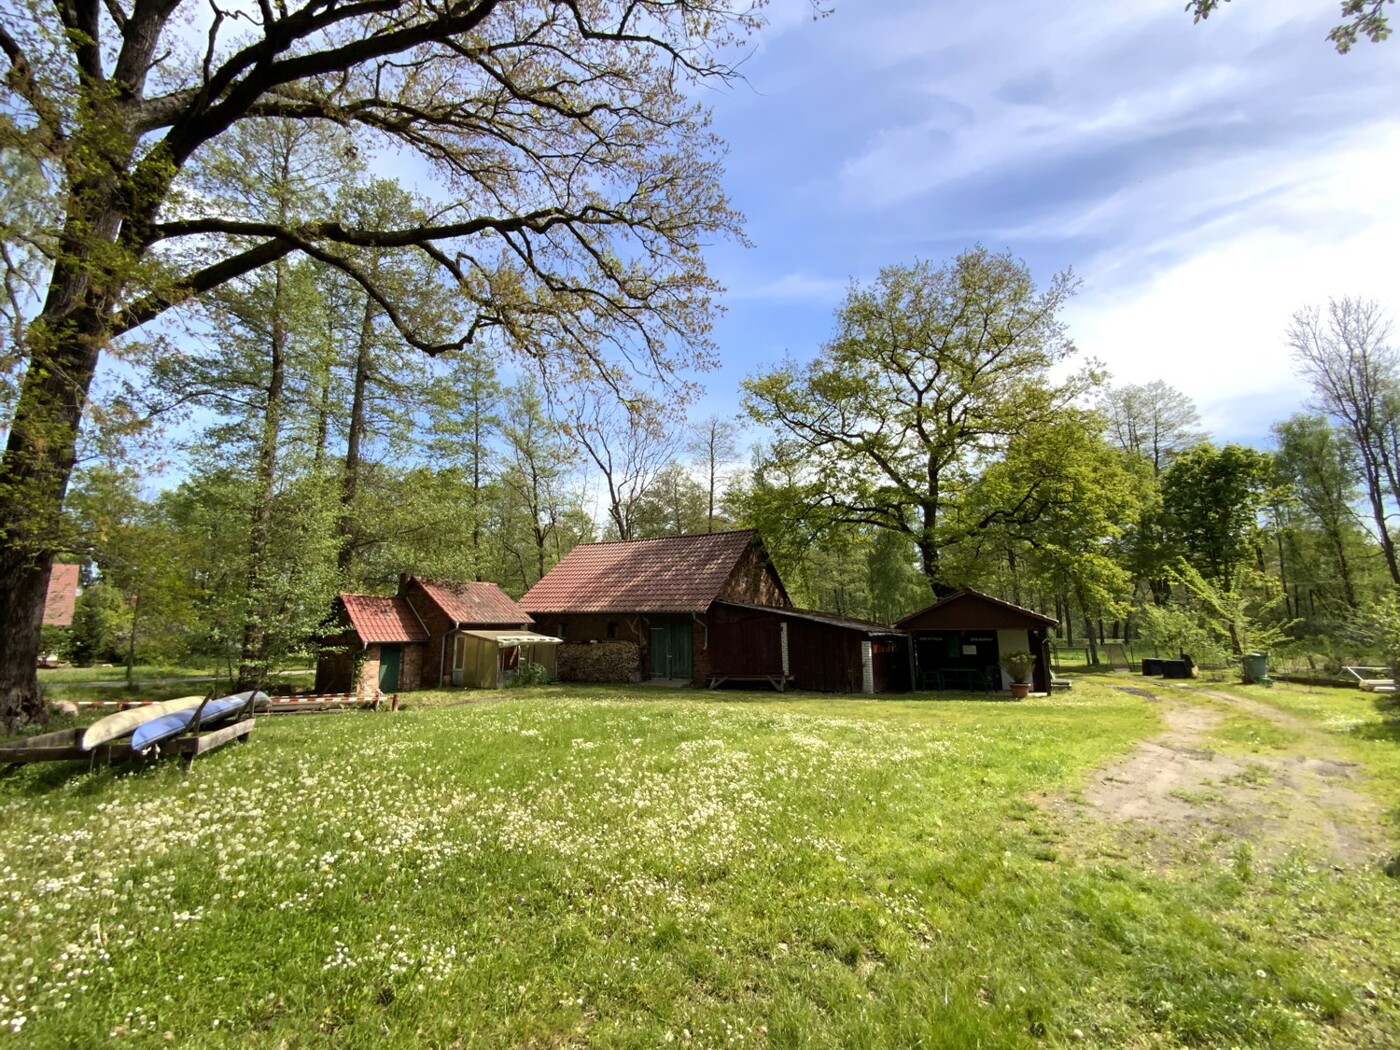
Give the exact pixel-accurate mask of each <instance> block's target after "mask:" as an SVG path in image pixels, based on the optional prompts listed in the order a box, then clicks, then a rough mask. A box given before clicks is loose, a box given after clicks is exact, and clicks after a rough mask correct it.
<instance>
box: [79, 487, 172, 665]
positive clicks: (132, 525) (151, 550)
mask: <svg viewBox="0 0 1400 1050" xmlns="http://www.w3.org/2000/svg"><path fill="white" fill-rule="evenodd" d="M68 505H69V514H70V517H71V518H72V520H73V523H74V530H75V533H76V535H77V536H78V537H80V539H81V544H80V545H81V549H82V551H83V554H84V557H85V558H86V560H87V563H88V566H89V568H90V574H94V573H95V575H96V578H97V581H98V582H99V583H101V584H102V586H103V588H104V590H105V591H107V592H110V593H113V594H118V595H120V596H121V601H122V606H123V614H122V626H121V628H120V631H119V632H118V633H119V634H120V636H121V637H120V640H121V643H122V645H121V652H120V655H119V658H120V659H121V661H122V662H124V663H125V664H126V666H127V680H128V682H130V681H131V680H132V677H133V667H134V665H135V664H136V662H137V661H138V660H141V659H153V660H159V659H165V658H178V657H179V656H180V655H182V653H183V644H182V640H181V634H182V632H183V630H184V628H185V625H186V624H187V623H188V621H189V617H190V612H191V610H190V608H189V604H188V601H187V593H186V588H185V586H184V569H185V566H184V564H183V561H182V559H181V557H180V553H181V547H180V544H179V542H178V541H177V540H175V538H174V537H172V535H171V530H170V528H169V524H168V522H166V521H165V520H164V519H163V517H162V515H161V512H160V511H161V509H160V506H159V505H158V504H156V503H151V502H148V501H146V500H144V499H143V498H142V497H141V494H140V485H139V482H138V479H137V478H136V476H135V474H134V472H132V471H130V470H113V469H111V468H108V467H94V468H92V469H89V470H86V471H84V472H83V473H82V475H80V477H79V483H78V485H77V486H76V487H75V489H74V491H73V492H72V494H71V495H70V497H69V500H68ZM116 658H117V657H116V656H114V655H112V653H111V652H108V653H107V655H105V656H104V657H103V659H106V660H112V659H116Z"/></svg>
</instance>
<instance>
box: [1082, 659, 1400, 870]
mask: <svg viewBox="0 0 1400 1050" xmlns="http://www.w3.org/2000/svg"><path fill="white" fill-rule="evenodd" d="M1119 688H1123V689H1125V691H1128V692H1132V693H1134V694H1136V695H1142V696H1145V697H1151V698H1152V699H1153V700H1156V701H1158V702H1161V703H1163V704H1165V705H1166V710H1165V712H1164V720H1165V722H1166V725H1167V731H1166V732H1165V733H1162V734H1161V735H1160V736H1157V737H1153V738H1152V739H1150V740H1146V741H1144V742H1143V743H1142V744H1140V745H1139V746H1138V747H1137V748H1136V749H1135V750H1134V751H1133V752H1132V753H1131V754H1130V755H1128V756H1127V757H1125V758H1123V759H1122V760H1120V761H1119V762H1116V763H1114V764H1113V765H1111V766H1108V767H1107V768H1105V769H1102V770H1100V771H1099V772H1098V773H1097V774H1095V776H1094V777H1093V778H1092V779H1091V780H1090V782H1089V784H1088V785H1087V786H1086V787H1085V788H1084V790H1083V791H1082V792H1081V797H1082V799H1083V802H1084V805H1082V806H1073V805H1072V804H1070V803H1069V802H1068V801H1067V800H1059V801H1058V802H1056V803H1055V808H1056V809H1057V810H1059V811H1061V812H1065V811H1066V810H1070V811H1074V810H1077V811H1079V812H1081V813H1087V815H1088V816H1090V817H1092V818H1094V819H1095V820H1097V821H1101V822H1104V823H1107V824H1110V825H1116V826H1118V827H1119V828H1121V829H1122V830H1123V831H1125V832H1127V833H1128V834H1129V836H1130V837H1131V838H1133V839H1134V840H1136V841H1140V842H1142V843H1143V844H1144V845H1146V846H1147V848H1148V849H1149V850H1150V851H1151V852H1153V854H1154V855H1155V856H1158V857H1159V858H1162V859H1165V858H1166V857H1168V856H1169V855H1170V854H1172V853H1175V852H1176V851H1178V850H1179V849H1180V848H1182V847H1197V848H1199V847H1202V846H1204V847H1207V848H1220V847H1225V848H1229V847H1231V846H1233V845H1235V844H1237V843H1238V842H1241V841H1243V842H1248V843H1250V844H1251V845H1252V846H1253V847H1254V848H1255V852H1256V855H1258V856H1260V857H1261V858H1264V859H1274V858H1277V857H1279V856H1281V855H1283V854H1284V853H1286V852H1288V851H1289V850H1290V849H1292V848H1293V847H1295V846H1304V847H1308V848H1311V849H1313V850H1315V851H1317V852H1318V853H1320V854H1321V855H1322V856H1324V857H1326V858H1328V859H1329V860H1331V861H1332V862H1333V863H1338V864H1361V863H1366V862H1368V861H1372V860H1375V859H1377V858H1378V857H1380V856H1382V855H1383V854H1384V852H1385V842H1384V840H1383V838H1382V836H1381V835H1380V834H1379V833H1378V832H1377V831H1376V830H1375V829H1376V828H1377V827H1378V821H1379V817H1380V812H1379V807H1378V806H1377V805H1376V803H1375V802H1374V801H1373V800H1372V799H1371V797H1370V796H1368V795H1366V794H1364V793H1363V792H1362V791H1360V790H1359V788H1358V785H1357V781H1358V779H1359V777H1360V775H1361V770H1360V769H1359V768H1358V767H1357V766H1356V765H1355V764H1354V763H1350V762H1345V761H1341V760H1339V759H1338V757H1337V756H1336V754H1335V751H1334V749H1333V748H1332V747H1331V746H1330V742H1329V741H1328V739H1327V737H1326V735H1325V734H1324V733H1322V732H1321V731H1319V730H1318V729H1316V728H1315V727H1313V726H1312V725H1310V724H1309V723H1307V722H1304V721H1303V720H1301V719H1298V718H1296V717H1294V716H1292V715H1290V714H1288V713H1287V712H1284V711H1280V710H1278V709H1277V708H1275V707H1273V706H1272V705H1270V704H1267V703H1262V702H1259V701H1256V700H1249V699H1246V698H1244V697H1239V696H1234V695H1232V694H1230V693H1226V692H1220V691H1214V690H1210V691H1204V690H1203V691H1199V692H1198V693H1197V695H1198V696H1201V697H1208V698H1209V701H1207V702H1201V701H1200V700H1198V699H1195V698H1190V697H1188V696H1187V695H1182V696H1179V697H1177V696H1170V695H1168V696H1158V695H1157V694H1152V693H1148V692H1147V691H1146V690H1141V689H1136V688H1132V687H1122V686H1120V687H1119ZM1193 692H1196V691H1193ZM1231 713H1239V714H1244V715H1247V716H1249V717H1252V718H1255V719H1258V720H1261V721H1266V722H1269V723H1271V724H1273V725H1275V726H1278V727H1279V728H1281V729H1284V730H1287V731H1288V732H1289V733H1291V734H1295V741H1294V742H1293V743H1290V744H1289V745H1288V746H1287V747H1285V748H1283V749H1280V750H1275V751H1271V752H1264V753H1258V754H1248V755H1237V754H1226V753H1223V752H1220V751H1218V750H1215V746H1216V744H1215V743H1214V742H1213V741H1212V740H1211V739H1210V733H1211V731H1212V730H1214V729H1216V728H1217V727H1219V726H1220V725H1221V723H1223V722H1224V721H1225V720H1226V718H1227V716H1228V715H1229V714H1231Z"/></svg>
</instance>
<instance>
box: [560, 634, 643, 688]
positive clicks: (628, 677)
mask: <svg viewBox="0 0 1400 1050" xmlns="http://www.w3.org/2000/svg"><path fill="white" fill-rule="evenodd" d="M640 666H641V650H640V649H639V648H638V646H637V643H636V642H593V643H591V644H588V645H561V646H560V647H559V680H560V681H561V682H635V681H637V680H638V678H639V676H640V671H639V668H640Z"/></svg>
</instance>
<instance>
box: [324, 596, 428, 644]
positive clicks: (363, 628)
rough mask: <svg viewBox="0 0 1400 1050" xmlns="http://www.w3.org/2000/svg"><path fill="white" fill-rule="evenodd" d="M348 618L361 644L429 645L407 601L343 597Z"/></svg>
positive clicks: (382, 597) (370, 597)
mask: <svg viewBox="0 0 1400 1050" xmlns="http://www.w3.org/2000/svg"><path fill="white" fill-rule="evenodd" d="M340 601H341V603H342V604H343V605H344V606H345V614H346V615H347V616H349V617H350V623H351V624H352V625H353V626H354V628H355V633H356V634H358V635H359V636H360V641H362V642H365V643H378V642H426V641H427V640H428V632H427V631H426V630H424V629H423V625H422V624H421V623H419V622H418V617H417V616H416V615H415V614H414V612H413V609H412V607H411V606H410V605H409V604H408V602H406V601H405V600H404V599H402V598H399V597H396V596H394V595H383V594H342V595H341V596H340Z"/></svg>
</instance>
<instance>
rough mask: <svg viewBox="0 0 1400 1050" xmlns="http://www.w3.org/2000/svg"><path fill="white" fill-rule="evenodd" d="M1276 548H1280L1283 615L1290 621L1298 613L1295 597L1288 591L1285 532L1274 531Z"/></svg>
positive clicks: (1279, 568)
mask: <svg viewBox="0 0 1400 1050" xmlns="http://www.w3.org/2000/svg"><path fill="white" fill-rule="evenodd" d="M1274 546H1275V547H1277V548H1278V585H1279V589H1280V590H1282V591H1283V613H1284V615H1285V616H1286V617H1288V619H1290V620H1291V619H1293V618H1294V617H1295V616H1296V615H1297V613H1295V612H1294V611H1293V606H1294V601H1293V595H1292V593H1291V592H1290V591H1289V590H1288V564H1287V560H1286V559H1285V558H1284V553H1283V530H1282V529H1276V530H1274Z"/></svg>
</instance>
